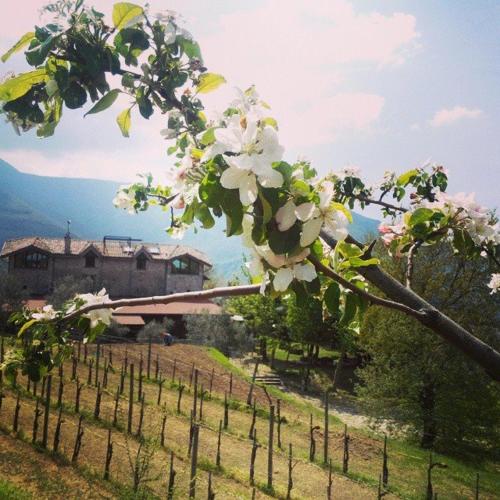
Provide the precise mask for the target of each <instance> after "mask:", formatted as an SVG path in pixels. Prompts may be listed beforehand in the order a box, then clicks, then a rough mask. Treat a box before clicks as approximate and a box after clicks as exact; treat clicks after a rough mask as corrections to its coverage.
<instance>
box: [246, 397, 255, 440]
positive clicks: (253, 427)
mask: <svg viewBox="0 0 500 500" xmlns="http://www.w3.org/2000/svg"><path fill="white" fill-rule="evenodd" d="M256 419H257V406H256V401H255V398H253V407H252V422H251V424H250V430H249V431H248V439H253V436H254V430H255V421H256Z"/></svg>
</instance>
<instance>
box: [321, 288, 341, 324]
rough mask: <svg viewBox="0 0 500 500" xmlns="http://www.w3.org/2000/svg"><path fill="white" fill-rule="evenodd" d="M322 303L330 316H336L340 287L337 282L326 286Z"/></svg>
mask: <svg viewBox="0 0 500 500" xmlns="http://www.w3.org/2000/svg"><path fill="white" fill-rule="evenodd" d="M324 301H325V304H326V308H327V309H328V311H329V312H330V314H332V315H337V316H338V314H339V306H340V287H339V284H338V283H337V282H335V281H334V282H333V283H330V285H328V288H327V289H326V290H325V295H324Z"/></svg>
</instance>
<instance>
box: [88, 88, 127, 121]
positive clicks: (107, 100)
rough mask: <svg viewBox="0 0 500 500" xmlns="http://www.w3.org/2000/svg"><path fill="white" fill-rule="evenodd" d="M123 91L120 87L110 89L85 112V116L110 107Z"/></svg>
mask: <svg viewBox="0 0 500 500" xmlns="http://www.w3.org/2000/svg"><path fill="white" fill-rule="evenodd" d="M120 92H121V90H119V89H113V90H110V91H109V92H108V93H107V94H106V95H104V96H102V97H101V98H100V99H99V100H98V101H97V102H96V103H95V104H94V106H92V108H90V110H89V111H87V112H86V113H85V115H84V116H87V115H94V114H95V113H99V112H101V111H104V110H105V109H108V108H109V107H110V106H111V105H112V104H113V103H114V102H115V101H116V98H117V97H118V94H119V93H120Z"/></svg>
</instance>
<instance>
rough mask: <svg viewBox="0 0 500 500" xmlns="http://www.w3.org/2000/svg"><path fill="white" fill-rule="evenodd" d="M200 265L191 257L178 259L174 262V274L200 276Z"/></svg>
mask: <svg viewBox="0 0 500 500" xmlns="http://www.w3.org/2000/svg"><path fill="white" fill-rule="evenodd" d="M199 270H200V265H199V263H198V262H197V261H196V260H193V259H190V258H189V257H177V258H176V259H174V260H173V261H172V274H198V272H199Z"/></svg>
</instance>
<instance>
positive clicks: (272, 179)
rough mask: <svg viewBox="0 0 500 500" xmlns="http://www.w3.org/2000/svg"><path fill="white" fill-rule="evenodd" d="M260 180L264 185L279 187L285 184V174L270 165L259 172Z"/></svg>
mask: <svg viewBox="0 0 500 500" xmlns="http://www.w3.org/2000/svg"><path fill="white" fill-rule="evenodd" d="M259 182H260V185H261V186H262V187H268V188H279V187H281V186H282V185H283V176H282V175H281V173H280V172H278V171H277V170H274V168H272V167H269V169H267V170H266V171H264V172H263V173H260V174H259Z"/></svg>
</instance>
